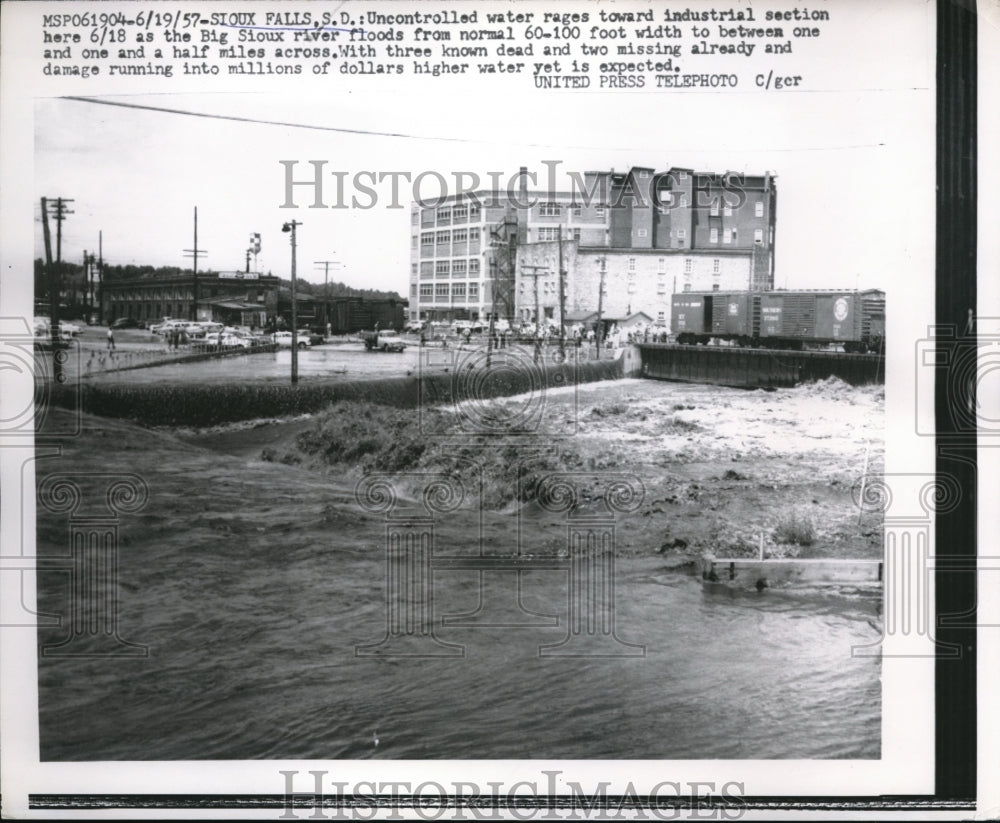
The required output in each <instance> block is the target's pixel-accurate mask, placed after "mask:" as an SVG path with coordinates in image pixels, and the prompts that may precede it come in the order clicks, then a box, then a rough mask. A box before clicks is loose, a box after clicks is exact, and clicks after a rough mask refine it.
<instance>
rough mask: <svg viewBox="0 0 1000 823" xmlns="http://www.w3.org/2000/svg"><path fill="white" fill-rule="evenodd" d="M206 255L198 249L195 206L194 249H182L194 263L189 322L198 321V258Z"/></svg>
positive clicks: (205, 251)
mask: <svg viewBox="0 0 1000 823" xmlns="http://www.w3.org/2000/svg"><path fill="white" fill-rule="evenodd" d="M206 254H208V251H207V250H206V249H199V248H198V207H197V206H195V207H194V248H193V249H184V256H185V257H190V258H192V259H193V261H194V264H193V265H194V269H193V272H194V288H193V289H192V292H191V294H192V297H193V298H194V299H193V300H192V301H191V317H189V318H188V319H189V320H197V319H198V258H199V257H202V256H204V255H206Z"/></svg>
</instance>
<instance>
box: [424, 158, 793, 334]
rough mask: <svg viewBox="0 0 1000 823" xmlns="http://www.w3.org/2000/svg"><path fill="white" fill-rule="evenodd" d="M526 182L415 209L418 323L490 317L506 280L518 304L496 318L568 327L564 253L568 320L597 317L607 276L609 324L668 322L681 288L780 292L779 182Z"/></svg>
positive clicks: (674, 173)
mask: <svg viewBox="0 0 1000 823" xmlns="http://www.w3.org/2000/svg"><path fill="white" fill-rule="evenodd" d="M525 180H526V175H525V173H524V170H522V175H521V181H522V187H521V188H520V190H519V191H518V192H517V193H516V195H512V194H511V193H509V192H507V191H500V190H493V191H476V192H469V193H463V194H461V195H456V196H453V197H450V198H447V199H445V200H443V201H442V202H441V203H439V204H437V205H436V206H423V207H421V206H417V205H415V206H414V207H413V210H412V226H411V271H410V316H411V318H413V319H431V320H433V319H453V318H470V319H477V318H487V317H488V316H489V315H490V314H491V313H492V312H493V311H494V295H496V296H498V297H500V296H502V295H501V294H500V293H501V292H502V291H503V290H504V289H503V287H502V285H501V284H500V283H499V281H498V277H501V278H502V277H510V279H511V280H512V281H513V283H512V287H511V289H510V290H511V291H512V292H513V300H512V301H510V302H511V305H509V306H503V305H502V306H497V308H496V312H497V315H498V316H503V315H507V316H509V317H511V319H521V320H532V319H533V318H534V317H535V313H536V310H537V309H541V310H542V313H543V316H545V317H549V318H551V319H553V320H555V321H556V322H558V320H559V315H558V312H559V300H558V284H557V281H558V271H559V258H560V254H561V258H562V266H563V271H564V272H565V283H566V285H565V288H566V296H567V298H566V311H567V313H568V312H571V311H574V312H579V311H588V310H590V311H592V310H596V308H597V307H598V292H599V289H600V284H601V280H602V276H603V283H604V296H603V298H602V302H603V308H605V309H606V310H607V311H609V312H611V314H610V315H609V316H614V314H622V313H625V311H626V310H628V309H631V310H632V311H645V312H646V313H647V314H649V315H650V316H651V317H654V318H661V317H662V318H664V319H665V320H668V319H669V315H670V312H669V305H670V294H671V293H672V292H673V291H675V290H678V291H683V290H689V291H699V290H706V291H711V290H712V289H713V288H714V289H753V290H760V289H768V288H771V287H772V286H773V283H774V226H775V200H776V192H775V184H774V178H773V177H772V176H771V175H769V174H766V175H763V176H747V175H736V174H732V173H725V174H715V173H703V172H695V171H693V170H691V169H679V168H672V169H670V170H669V171H667V172H660V173H657V172H655V171H654V170H653V169H652V168H633V169H630V170H629V171H628V172H625V173H615V172H613V171H610V172H587V173H586V174H585V175H584V176H583V185H582V186H580V187H579V188H577V189H574V190H571V191H528V190H527V189H526V188H525V186H524V185H523V184H524V181H525ZM512 224H514V225H516V232H515V231H514V230H513V229H512V228H511V225H512ZM498 226H499V227H501V228H502V229H503V230H501V231H499V232H498V231H497V228H498ZM498 240H499V242H497V241H498ZM512 250H513V259H514V261H515V265H513V266H512V265H510V262H509V259H508V260H505V257H507V258H509V257H510V256H511V255H512ZM511 269H513V272H511V271H510V270H511ZM546 272H548V274H546ZM536 282H537V284H538V289H539V291H538V293H537V294H536V292H535V284H536ZM500 302H501V303H507V302H508V301H500ZM618 303H622V306H621V307H619V306H618Z"/></svg>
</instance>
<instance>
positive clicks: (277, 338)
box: [271, 331, 312, 349]
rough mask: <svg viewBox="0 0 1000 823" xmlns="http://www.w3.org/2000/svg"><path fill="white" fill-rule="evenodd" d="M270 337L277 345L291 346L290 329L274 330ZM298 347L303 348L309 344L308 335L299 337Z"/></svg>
mask: <svg viewBox="0 0 1000 823" xmlns="http://www.w3.org/2000/svg"><path fill="white" fill-rule="evenodd" d="M271 339H272V340H273V341H274V342H275V343H277V344H278V345H279V346H282V347H287V348H291V347H292V333H291V332H290V331H276V332H275V333H274V334H272V335H271ZM297 343H298V346H299V348H300V349H305V348H308V347H309V346H311V345H312V344H311V343H310V342H309V338H308V337H301V336H299V339H298V341H297Z"/></svg>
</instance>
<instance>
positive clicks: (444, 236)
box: [413, 229, 485, 246]
mask: <svg viewBox="0 0 1000 823" xmlns="http://www.w3.org/2000/svg"><path fill="white" fill-rule="evenodd" d="M483 231H485V229H483ZM478 234H479V229H473V230H472V232H471V237H470V232H469V231H468V230H466V229H455V230H454V231H439V232H432V231H425V232H424V233H423V234H421V235H420V245H421V246H434V245H437V246H447V245H448V244H450V243H468V242H469V240H470V239H472V240H473V241H475V240H477V239H478ZM416 244H417V236H416V235H413V245H414V246H415V245H416Z"/></svg>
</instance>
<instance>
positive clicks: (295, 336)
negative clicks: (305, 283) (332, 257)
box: [281, 220, 302, 386]
mask: <svg viewBox="0 0 1000 823" xmlns="http://www.w3.org/2000/svg"><path fill="white" fill-rule="evenodd" d="M301 225H302V224H301V223H300V222H299V221H298V220H291V221H289V222H288V223H285V225H283V226H282V227H281V230H282V231H283V232H285V233H286V234H287V233H289V232H291V235H292V236H291V241H292V385H293V386H294V385H296V384H297V383H298V382H299V333H298V325H299V316H298V312H297V309H296V306H295V246H296V243H295V229H296V228H297V227H298V226H301Z"/></svg>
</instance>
